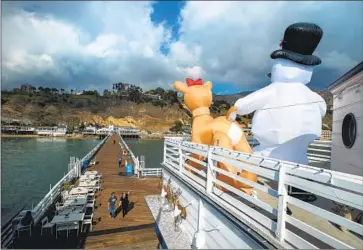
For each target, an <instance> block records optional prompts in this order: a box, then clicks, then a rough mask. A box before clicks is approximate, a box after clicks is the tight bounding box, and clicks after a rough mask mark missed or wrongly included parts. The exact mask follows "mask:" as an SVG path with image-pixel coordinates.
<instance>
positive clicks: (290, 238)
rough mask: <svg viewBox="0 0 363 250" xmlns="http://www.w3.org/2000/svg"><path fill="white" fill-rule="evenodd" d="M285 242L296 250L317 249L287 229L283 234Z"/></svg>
mask: <svg viewBox="0 0 363 250" xmlns="http://www.w3.org/2000/svg"><path fill="white" fill-rule="evenodd" d="M285 240H286V241H287V242H289V243H291V244H292V245H294V246H295V247H297V249H317V247H316V246H314V245H313V244H311V243H310V242H308V241H306V240H304V239H303V238H301V237H300V236H298V235H296V234H294V233H293V232H291V231H290V230H287V229H286V232H285Z"/></svg>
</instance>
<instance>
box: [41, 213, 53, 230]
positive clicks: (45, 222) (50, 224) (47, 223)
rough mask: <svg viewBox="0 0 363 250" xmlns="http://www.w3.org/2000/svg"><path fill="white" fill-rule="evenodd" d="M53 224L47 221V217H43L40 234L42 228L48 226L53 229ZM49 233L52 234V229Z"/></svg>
mask: <svg viewBox="0 0 363 250" xmlns="http://www.w3.org/2000/svg"><path fill="white" fill-rule="evenodd" d="M53 226H54V224H52V223H49V221H48V217H47V216H46V217H44V218H43V219H42V221H41V228H40V235H43V229H46V228H50V229H53ZM50 234H51V235H53V230H50Z"/></svg>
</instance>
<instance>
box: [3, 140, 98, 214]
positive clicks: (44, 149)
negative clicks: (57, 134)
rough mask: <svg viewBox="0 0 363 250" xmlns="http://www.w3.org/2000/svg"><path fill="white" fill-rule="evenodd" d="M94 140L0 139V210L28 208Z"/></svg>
mask: <svg viewBox="0 0 363 250" xmlns="http://www.w3.org/2000/svg"><path fill="white" fill-rule="evenodd" d="M98 143H99V140H97V139H89V140H79V139H78V140H77V139H73V140H72V139H51V138H1V208H2V210H6V209H7V208H21V207H22V206H23V205H25V207H26V208H31V207H32V205H34V206H36V204H37V203H38V202H39V201H40V200H41V199H42V198H43V197H44V195H45V194H46V193H47V192H48V191H49V187H50V185H54V184H56V183H57V182H58V181H59V180H60V178H61V177H62V176H63V175H64V173H66V172H67V171H68V164H69V158H70V157H71V156H75V157H78V158H82V157H83V156H85V155H86V154H87V153H88V152H89V151H90V150H91V149H92V148H93V147H95V146H96V145H97V144H98Z"/></svg>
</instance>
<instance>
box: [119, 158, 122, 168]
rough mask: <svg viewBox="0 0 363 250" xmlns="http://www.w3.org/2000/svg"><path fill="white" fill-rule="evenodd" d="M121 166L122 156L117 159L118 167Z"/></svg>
mask: <svg viewBox="0 0 363 250" xmlns="http://www.w3.org/2000/svg"><path fill="white" fill-rule="evenodd" d="M121 166H122V156H120V158H119V159H118V167H119V168H120V167H121Z"/></svg>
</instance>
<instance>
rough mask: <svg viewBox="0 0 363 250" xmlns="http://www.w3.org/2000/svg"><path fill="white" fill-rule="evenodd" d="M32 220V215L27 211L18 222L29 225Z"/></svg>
mask: <svg viewBox="0 0 363 250" xmlns="http://www.w3.org/2000/svg"><path fill="white" fill-rule="evenodd" d="M32 222H33V216H32V212H31V211H27V212H26V214H25V216H24V217H23V218H22V219H21V221H20V224H21V225H22V226H29V225H30V224H31V223H32Z"/></svg>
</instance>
